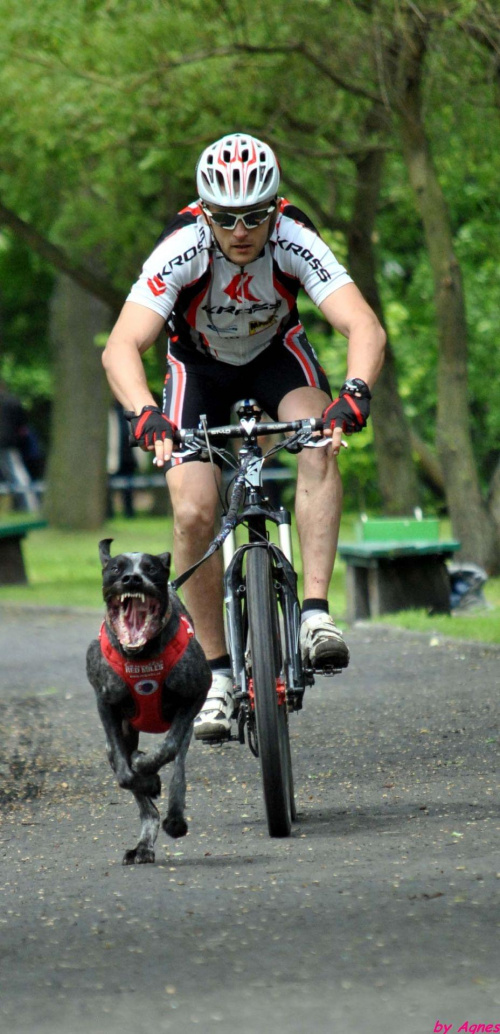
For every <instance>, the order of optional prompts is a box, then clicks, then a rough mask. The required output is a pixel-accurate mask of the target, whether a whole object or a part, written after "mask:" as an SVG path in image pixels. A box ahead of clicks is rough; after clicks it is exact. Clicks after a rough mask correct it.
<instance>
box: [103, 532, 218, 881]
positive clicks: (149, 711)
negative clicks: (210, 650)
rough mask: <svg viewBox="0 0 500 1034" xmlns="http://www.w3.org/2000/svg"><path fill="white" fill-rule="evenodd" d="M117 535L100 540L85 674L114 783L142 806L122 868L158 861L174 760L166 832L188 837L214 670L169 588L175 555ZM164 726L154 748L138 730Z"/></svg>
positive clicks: (155, 729) (165, 824)
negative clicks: (163, 774) (193, 772)
mask: <svg viewBox="0 0 500 1034" xmlns="http://www.w3.org/2000/svg"><path fill="white" fill-rule="evenodd" d="M112 541H113V539H103V540H102V541H101V542H100V543H99V557H100V560H101V565H102V578H103V589H102V591H103V597H104V602H105V604H106V613H105V619H104V621H103V624H102V626H101V631H100V633H99V638H98V639H94V640H93V641H92V642H91V644H90V646H89V649H88V651H87V676H88V679H89V682H90V683H91V685H92V686H93V688H94V690H95V693H96V700H97V710H98V712H99V717H100V719H101V722H102V724H103V726H104V731H105V733H106V749H107V754H108V758H109V762H110V764H111V768H112V769H113V771H114V773H115V775H116V778H117V781H118V784H119V786H121V787H122V788H123V789H126V790H130V791H131V793H132V794H133V795H134V797H135V799H136V801H137V804H138V806H139V813H140V820H141V831H140V837H139V841H138V843H137V844H136V846H135V847H134V848H132V849H131V850H129V851H126V853H125V855H124V857H123V865H141V864H144V863H147V862H154V860H155V853H154V845H155V841H156V838H157V836H158V829H159V824H160V815H159V812H158V809H157V808H156V806H155V805H154V804H153V798H158V797H159V796H160V792H161V780H160V776H159V774H158V773H159V770H160V768H162V767H163V765H166V764H167V763H168V762H169V761H173V762H174V769H173V775H172V779H171V781H170V787H169V795H168V811H167V816H166V818H165V820H164V822H163V829H164V830H165V832H166V833H168V835H169V836H171V837H182V836H185V834H186V833H187V829H188V827H187V823H186V820H185V818H184V806H185V797H186V777H185V759H186V753H187V750H188V747H189V743H190V739H191V732H192V727H193V721H194V719H195V717H196V715H197V714H198V711H199V710H200V709H201V707H202V705H203V703H204V702H205V699H206V696H207V693H208V690H209V688H210V684H211V680H212V674H211V671H210V667H209V665H208V662H207V660H206V658H205V655H204V653H203V650H202V648H201V646H200V644H199V642H198V640H197V639H196V638H195V635H194V629H193V626H192V623H191V619H190V617H189V614H188V612H187V611H186V609H185V608H184V607H183V605H182V603H181V601H180V600H179V597H178V596H177V594H176V593H175V592H174V591H173V589H172V588H171V587H170V586H169V583H168V578H169V574H170V553H161V554H159V555H158V556H154V555H152V554H149V553H120V554H118V555H116V556H114V557H112V556H111V553H110V546H111V543H112ZM140 732H146V733H152V732H161V733H165V734H166V735H165V737H164V739H163V740H162V741H161V742H160V743H159V745H158V746H155V747H154V748H153V749H152V750H151V751H150V752H149V753H146V754H144V753H143V752H142V751H140V750H138V745H139V733H140Z"/></svg>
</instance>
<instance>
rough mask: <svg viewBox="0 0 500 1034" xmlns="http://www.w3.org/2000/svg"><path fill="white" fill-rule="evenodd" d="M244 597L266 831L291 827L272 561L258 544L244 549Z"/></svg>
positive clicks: (282, 833)
mask: <svg viewBox="0 0 500 1034" xmlns="http://www.w3.org/2000/svg"><path fill="white" fill-rule="evenodd" d="M246 600H247V614H248V628H249V638H250V655H251V665H252V680H253V689H254V699H255V724H256V730H257V745H258V751H259V759H260V766H261V771H262V783H263V790H264V804H265V809H266V815H267V825H268V830H269V835H270V836H272V837H287V836H289V835H290V830H291V827H292V800H293V783H292V773H291V760H290V742H289V738H288V713H287V704H286V691H285V689H284V686H283V689H282V690H280V673H281V649H280V637H279V626H278V608H277V600H276V594H275V591H274V587H273V579H272V566H271V559H270V557H269V553H268V551H267V549H265V548H264V547H260V546H257V547H255V548H253V549H249V550H248V553H247V570H246Z"/></svg>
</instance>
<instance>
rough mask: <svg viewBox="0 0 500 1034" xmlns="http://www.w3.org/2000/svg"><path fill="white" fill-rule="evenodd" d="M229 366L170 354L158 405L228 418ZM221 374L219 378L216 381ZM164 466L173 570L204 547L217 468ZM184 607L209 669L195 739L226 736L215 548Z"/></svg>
mask: <svg viewBox="0 0 500 1034" xmlns="http://www.w3.org/2000/svg"><path fill="white" fill-rule="evenodd" d="M227 377H228V371H227V368H226V369H225V368H224V367H223V366H222V364H220V363H215V362H214V361H213V360H210V359H208V358H205V357H203V356H201V357H199V358H197V357H195V358H194V359H193V357H192V356H190V357H189V361H186V357H185V356H183V355H182V352H181V350H180V349H179V350H178V351H177V353H176V354H172V352H170V353H169V368H168V372H167V378H166V381H165V390H164V397H163V409H164V412H166V413H168V415H169V416H170V418H171V419H172V420H173V421H174V423H175V424H176V425H177V426H178V427H197V426H198V421H199V418H200V414H202V413H204V414H206V416H207V424H208V426H209V427H210V426H212V427H213V426H217V425H219V424H225V423H227V422H228V419H229V405H228V403H227V401H226V400H227V398H228V395H229V391H228V386H227V383H226V384H224V383H222V382H223V381H224V378H226V381H227ZM221 379H222V382H221ZM169 468H170V469H168V470H167V484H168V487H169V491H170V497H171V500H172V509H173V512H174V544H173V554H174V564H175V570H176V573H177V574H178V575H180V574H182V573H183V572H184V571H185V570H186V569H187V568H188V567H190V566H191V565H192V564H194V563H196V561H197V560H199V559H200V558H201V557H202V556H203V554H204V553H205V552H206V550H207V548H208V546H209V545H210V542H211V541H212V539H213V537H214V535H215V533H216V530H217V529H216V527H215V520H216V514H217V507H218V492H217V483H218V484H219V485H220V480H221V476H220V470H219V468H216V470H215V478H214V470H213V468H212V466H211V465H210V464H208V463H200V462H199V461H190V460H183V461H182V462H180V461H179V459H174V461H173V462H172V464H170V465H169ZM183 593H184V598H185V600H186V605H187V608H188V610H189V612H190V614H191V617H192V619H193V622H194V627H195V630H196V634H197V636H198V639H199V641H200V643H201V645H202V647H203V649H204V651H205V653H206V656H207V659H208V661H209V663H210V666H211V668H212V686H211V688H210V690H209V693H208V697H207V699H206V701H205V703H204V705H203V708H202V710H201V712H200V714H199V715H198V717H197V718H196V719H195V723H194V728H195V736H196V738H197V739H213V738H214V737H215V738H220V737H221V736H227V735H228V734H229V730H230V720H231V715H232V712H233V696H232V677H231V669H230V662H229V659H228V657H227V647H226V642H225V636H224V622H223V585H222V557H221V554H220V553H219V552H217V553H215V554H214V556H213V557H211V558H210V560H208V561H206V563H204V564H202V565H201V567H200V568H199V569H198V570H197V571H196V572H195V573H194V574H193V575H192V576H191V577H190V578H188V580H187V581H186V582H185V584H184V587H183Z"/></svg>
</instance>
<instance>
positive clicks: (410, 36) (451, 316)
mask: <svg viewBox="0 0 500 1034" xmlns="http://www.w3.org/2000/svg"><path fill="white" fill-rule="evenodd" d="M406 30H407V31H406V32H405V33H404V35H402V36H401V39H400V43H399V49H398V52H397V54H396V66H395V82H394V83H393V85H394V86H395V88H396V91H397V92H396V96H395V102H396V104H397V107H398V108H399V115H400V119H399V125H400V132H401V140H402V146H403V154H404V158H405V162H406V165H407V168H408V175H409V179H410V183H411V185H412V187H413V190H414V191H415V195H416V199H417V205H418V208H419V211H420V215H421V218H422V223H423V226H424V232H425V237H426V241H427V247H428V251H429V259H430V264H431V268H432V274H433V279H434V298H435V306H436V317H437V332H438V347H439V358H438V380H437V389H438V410H437V451H438V456H439V460H440V464H441V468H442V470H443V475H444V481H445V486H446V499H447V504H448V508H449V513H450V517H451V522H452V526H453V531H454V534H455V535H456V536H457V538H459V539H460V541H461V542H462V551H461V555H462V556H463V557H464V558H465V559H469V560H472V561H475V562H476V563H479V564H481V565H482V566H483V567H486V568H487V569H488V570H490V571H493V570H497V569H498V568H499V567H500V543H499V541H498V537H497V535H496V531H495V526H494V523H493V520H492V519H491V517H490V515H489V514H488V511H487V509H486V506H485V504H484V502H483V500H482V498H481V491H480V486H479V477H478V472H477V467H476V462H475V458H474V451H473V447H472V440H471V435H470V430H469V410H468V400H467V326H466V318H465V301H464V294H463V288H462V278H461V271H460V266H459V263H458V261H457V258H456V256H455V254H454V251H453V241H452V231H451V225H450V218H449V214H448V210H447V206H446V202H445V199H444V195H443V192H442V189H441V186H440V183H439V180H438V177H437V174H436V170H435V168H434V164H433V160H432V155H431V151H430V145H429V142H428V139H427V136H426V132H425V127H424V123H423V117H422V98H421V74H422V66H423V61H424V57H425V44H426V38H425V26H423V27H422V23H421V20H420V19H419V18H418V17H417V15H416V14H414V15H413V14H411V13H410V14H408V16H407V23H406Z"/></svg>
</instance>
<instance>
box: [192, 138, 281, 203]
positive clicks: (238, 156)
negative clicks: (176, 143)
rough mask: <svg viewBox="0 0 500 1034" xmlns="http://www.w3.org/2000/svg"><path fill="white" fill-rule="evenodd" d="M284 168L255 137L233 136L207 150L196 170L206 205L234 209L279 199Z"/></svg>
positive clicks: (201, 196)
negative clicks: (281, 172) (282, 168)
mask: <svg viewBox="0 0 500 1034" xmlns="http://www.w3.org/2000/svg"><path fill="white" fill-rule="evenodd" d="M279 181H280V167H279V164H278V161H277V158H276V155H275V154H274V152H273V151H272V150H271V148H270V147H268V145H267V144H264V143H263V142H262V140H257V138H256V137H255V136H250V135H249V134H247V133H230V134H229V136H223V137H222V138H221V139H220V140H216V142H215V143H214V144H211V145H210V147H207V148H205V150H204V151H203V154H202V155H201V157H200V160H199V162H198V165H197V166H196V186H197V188H198V193H199V195H200V198H201V200H202V201H206V202H207V203H208V204H212V205H221V206H227V207H229V206H230V207H232V208H243V207H244V206H246V205H257V204H259V202H264V201H270V200H271V199H272V198H274V197H276V194H277V192H278V186H279Z"/></svg>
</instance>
